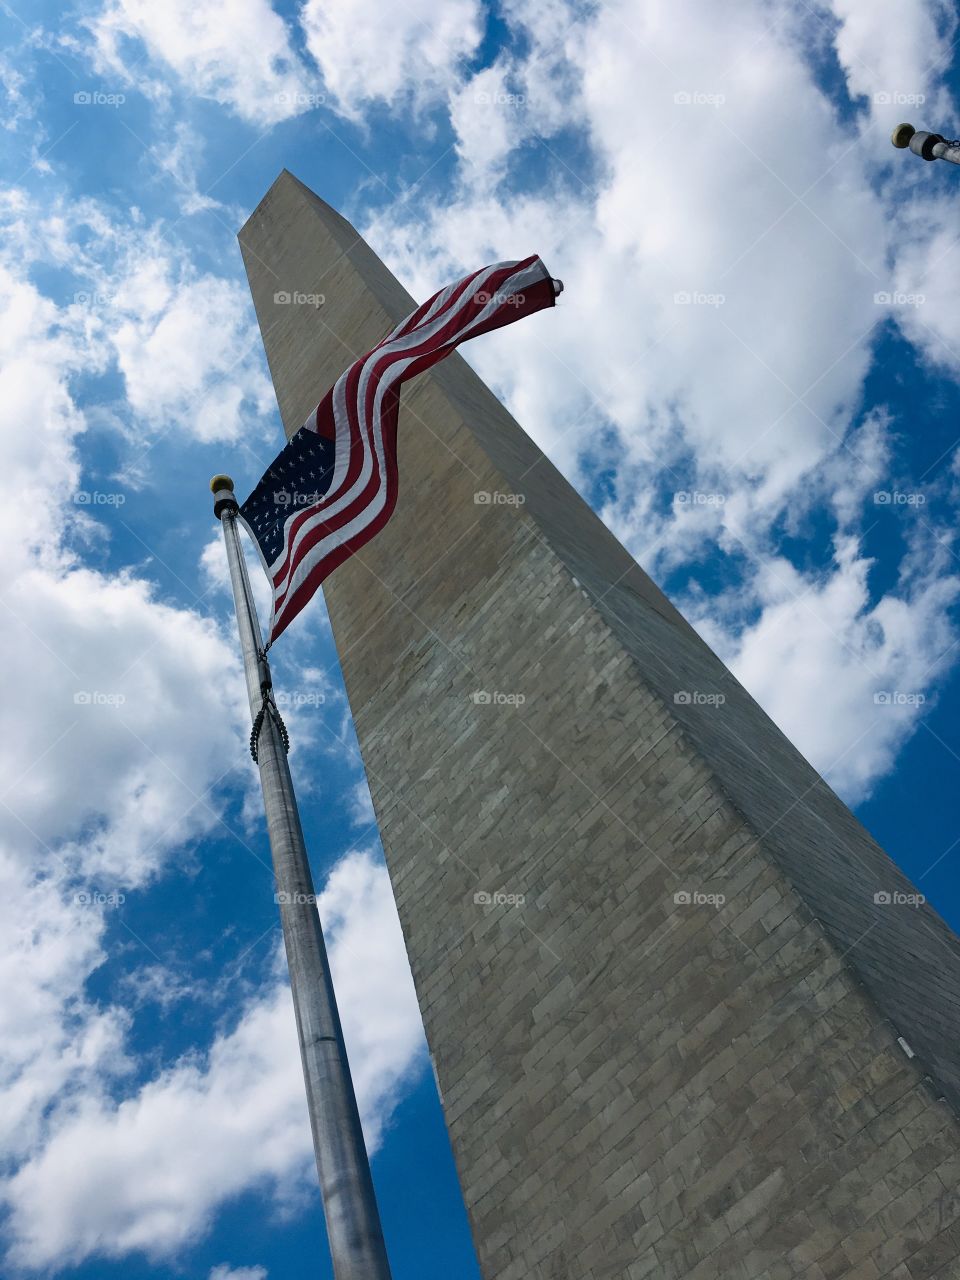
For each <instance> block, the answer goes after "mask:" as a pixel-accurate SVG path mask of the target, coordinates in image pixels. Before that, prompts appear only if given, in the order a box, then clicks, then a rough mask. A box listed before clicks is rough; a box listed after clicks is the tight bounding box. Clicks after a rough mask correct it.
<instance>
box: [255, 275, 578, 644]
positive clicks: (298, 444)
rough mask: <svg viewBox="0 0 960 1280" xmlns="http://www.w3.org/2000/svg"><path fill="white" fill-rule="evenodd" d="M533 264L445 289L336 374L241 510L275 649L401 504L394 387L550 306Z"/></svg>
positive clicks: (550, 293) (546, 282)
mask: <svg viewBox="0 0 960 1280" xmlns="http://www.w3.org/2000/svg"><path fill="white" fill-rule="evenodd" d="M562 287H563V286H562V285H561V283H560V281H559V280H553V279H552V278H551V276H550V274H549V273H548V271H547V269H546V267H545V266H544V265H543V263H542V262H541V261H540V259H539V258H538V257H537V256H536V255H534V256H532V257H530V258H524V259H523V261H521V262H497V263H495V264H494V265H493V266H490V267H483V268H482V270H480V271H475V272H474V273H473V274H472V275H469V276H465V277H464V278H463V279H462V280H458V281H457V282H456V284H451V285H448V286H447V288H446V289H441V290H440V292H439V293H435V294H434V295H433V297H432V298H430V299H429V300H428V301H427V302H425V303H424V304H423V305H422V306H421V307H418V308H417V310H416V311H414V312H413V314H412V315H409V316H407V318H406V320H403V321H402V322H401V323H400V324H398V325H397V327H396V328H395V329H394V330H393V331H392V332H391V333H389V334H388V335H387V336H386V337H385V338H384V339H383V341H382V342H380V343H378V345H377V346H375V347H374V348H373V350H372V351H368V352H367V354H366V355H365V356H362V357H361V358H360V359H359V360H356V361H354V363H353V364H352V365H350V367H349V368H348V369H347V370H345V372H344V373H342V374H341V375H340V377H339V378H338V379H337V381H336V383H335V384H334V386H333V387H332V388H331V389H330V390H329V391H328V392H327V394H326V395H325V396H324V398H323V399H322V400H321V401H320V403H319V404H318V405H317V408H316V409H315V410H314V412H313V413H312V414H311V415H310V417H309V418H308V419H307V421H306V422H305V423H304V425H303V426H302V427H301V428H300V430H299V431H298V432H297V433H296V435H294V436H293V437H292V438H291V439H290V441H289V442H288V444H287V445H286V447H285V448H284V449H282V450H281V451H280V453H279V454H278V455H277V457H276V458H275V459H274V461H273V463H272V465H271V466H270V468H269V470H268V471H267V472H266V473H265V475H264V476H263V478H262V479H261V481H260V483H259V484H258V485H257V487H256V488H255V489H254V491H253V493H251V495H250V497H249V498H247V500H246V502H245V503H244V504H243V506H242V507H241V508H240V517H241V519H242V520H243V522H244V523H245V525H246V527H247V529H248V530H249V532H250V533H251V534H252V535H253V537H254V539H255V540H256V542H257V545H258V546H259V548H260V554H261V556H262V559H263V563H264V567H265V568H266V570H267V575H268V577H269V578H270V582H271V585H272V587H273V617H272V619H271V623H270V640H269V643H270V644H272V643H273V641H274V640H276V638H277V637H278V636H279V635H280V634H281V632H283V631H284V630H285V629H286V628H287V627H288V626H289V625H290V623H291V622H292V621H293V619H294V618H295V617H296V615H297V614H298V613H299V612H300V610H301V609H302V608H303V607H304V605H305V604H306V603H307V602H308V600H310V598H311V596H312V595H313V594H314V592H315V591H316V590H317V588H318V587H319V586H320V584H321V582H323V580H324V578H326V577H327V575H328V574H330V573H332V572H333V570H334V569H336V567H337V565H339V564H342V563H343V561H344V560H346V559H347V558H348V556H351V555H353V554H354V552H356V551H358V550H359V549H360V548H361V547H362V546H363V545H364V544H365V543H367V542H369V541H370V539H371V538H372V537H374V536H375V535H376V534H377V533H379V532H380V530H381V529H382V528H383V526H384V525H385V524H386V523H387V521H388V520H389V519H390V516H391V514H392V513H393V509H394V507H395V506H396V502H397V447H396V446H397V418H398V415H399V409H400V388H401V386H402V385H403V383H404V382H405V381H406V380H407V379H408V378H412V377H413V376H414V375H415V374H418V373H422V372H423V371H424V370H425V369H429V368H430V366H431V365H434V364H436V363H437V362H438V361H439V360H442V359H443V358H444V356H446V355H449V354H450V352H451V351H452V350H453V349H454V348H455V347H456V346H458V345H459V344H460V343H461V342H463V341H464V340H465V339H467V338H474V337H476V336H477V334H478V333H487V332H488V331H489V330H491V329H499V328H500V327H501V326H502V325H507V324H512V323H513V321H514V320H519V319H520V317H521V316H526V315H531V314H532V313H533V312H534V311H541V310H542V309H543V308H544V307H552V306H553V304H554V302H555V301H556V297H557V294H558V293H559V292H560V290H561V289H562Z"/></svg>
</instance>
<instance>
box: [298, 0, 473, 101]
mask: <svg viewBox="0 0 960 1280" xmlns="http://www.w3.org/2000/svg"><path fill="white" fill-rule="evenodd" d="M300 21H301V23H302V25H303V30H304V34H305V37H306V43H307V48H308V49H309V51H310V53H311V55H312V57H313V58H314V60H315V61H316V63H317V65H318V66H319V68H320V70H321V71H322V72H323V79H324V83H325V85H326V87H327V90H328V91H329V92H330V94H331V95H332V97H333V99H334V102H335V104H336V106H337V107H338V109H339V110H340V111H341V112H342V113H343V114H344V115H348V116H357V115H358V113H359V109H360V108H361V107H363V106H364V105H365V104H368V103H370V102H372V101H382V102H386V103H390V104H393V103H396V102H398V101H399V100H401V99H411V98H412V99H413V101H414V103H415V104H422V103H425V102H427V101H429V100H430V99H432V98H434V97H436V96H437V95H442V94H443V93H445V92H446V91H447V90H448V89H450V88H452V87H453V85H454V84H455V83H456V82H457V80H458V78H459V77H458V72H459V69H460V67H461V65H462V63H463V61H464V59H466V58H468V57H469V56H470V55H471V54H472V53H473V52H474V51H475V49H476V48H477V46H478V45H479V43H480V39H481V35H482V15H481V8H480V5H479V3H478V0H445V3H444V4H442V5H437V4H434V3H433V2H432V0H404V3H403V4H401V5H397V4H393V3H390V0H306V3H305V4H304V6H303V8H302V10H301V13H300Z"/></svg>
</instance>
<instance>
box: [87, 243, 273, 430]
mask: <svg viewBox="0 0 960 1280" xmlns="http://www.w3.org/2000/svg"><path fill="white" fill-rule="evenodd" d="M164 265H165V264H164V262H163V259H157V258H156V257H152V256H151V257H149V258H147V257H144V259H143V260H142V261H141V262H139V263H135V264H132V265H131V269H130V271H129V273H128V274H127V275H126V276H125V277H124V278H123V279H122V280H121V281H120V282H119V287H120V293H119V295H118V298H117V303H116V312H117V314H116V316H114V314H113V313H111V314H109V315H108V316H107V317H106V325H107V328H108V336H109V341H110V342H111V344H112V346H113V347H114V349H115V351H116V359H117V364H118V366H119V368H120V371H121V373H122V374H123V377H124V382H125V384H126V395H127V400H128V402H129V404H130V406H131V407H132V408H133V409H134V410H135V412H137V413H138V414H139V415H140V416H141V417H142V418H143V419H144V420H145V421H148V422H150V423H151V424H152V425H153V427H154V429H156V428H157V427H159V428H161V429H162V428H164V427H169V426H172V425H173V426H177V427H178V428H179V429H180V430H185V431H188V432H190V433H191V434H193V435H194V436H195V437H196V438H197V439H198V440H202V441H212V440H230V441H233V440H237V439H238V438H239V437H240V436H241V435H242V434H243V433H244V431H247V432H249V422H248V419H247V418H246V411H247V410H249V411H250V412H252V413H255V414H257V415H263V414H266V413H267V412H269V411H270V409H271V408H272V407H273V405H274V397H273V390H272V388H271V386H270V383H269V382H268V381H267V379H266V377H265V375H264V372H263V369H262V365H261V360H260V335H259V333H258V331H257V329H256V327H255V325H254V324H252V322H251V315H250V311H249V302H248V297H247V294H246V291H245V289H244V287H243V286H242V285H241V284H240V283H239V282H237V281H235V280H225V279H223V278H221V277H219V276H213V275H209V274H208V275H202V276H193V277H192V276H187V277H186V278H184V279H176V278H174V277H173V276H172V274H171V273H169V272H168V273H163V274H161V273H162V272H163V267H164Z"/></svg>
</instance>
